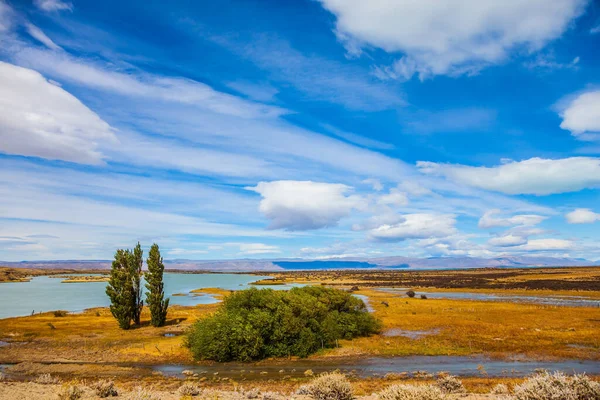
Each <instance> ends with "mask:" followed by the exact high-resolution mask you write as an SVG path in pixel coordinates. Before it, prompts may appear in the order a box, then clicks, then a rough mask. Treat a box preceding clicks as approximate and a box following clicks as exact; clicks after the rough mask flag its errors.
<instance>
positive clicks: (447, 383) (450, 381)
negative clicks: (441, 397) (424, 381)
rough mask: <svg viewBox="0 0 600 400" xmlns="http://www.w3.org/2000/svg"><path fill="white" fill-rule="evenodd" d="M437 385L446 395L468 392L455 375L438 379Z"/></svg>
mask: <svg viewBox="0 0 600 400" xmlns="http://www.w3.org/2000/svg"><path fill="white" fill-rule="evenodd" d="M436 384H437V387H438V388H440V390H441V391H442V392H443V393H446V394H460V393H465V392H466V390H465V387H464V386H463V383H462V382H461V381H460V380H459V379H458V378H457V377H455V376H453V375H445V376H442V377H440V378H438V380H437V381H436Z"/></svg>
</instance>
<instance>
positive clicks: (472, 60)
mask: <svg viewBox="0 0 600 400" xmlns="http://www.w3.org/2000/svg"><path fill="white" fill-rule="evenodd" d="M320 1H321V3H322V4H323V6H324V7H325V8H326V9H327V10H329V11H330V12H332V13H333V14H334V15H335V16H336V17H337V20H336V28H335V32H336V34H337V35H338V38H340V40H341V41H342V42H343V43H351V44H352V46H353V47H352V48H353V53H354V54H358V51H357V50H356V49H357V47H358V44H362V47H366V46H373V47H377V48H381V49H383V50H385V51H387V52H389V53H395V52H401V53H403V54H404V56H403V57H402V58H400V59H399V60H398V61H397V62H396V64H395V65H394V67H393V68H392V71H391V72H392V73H393V74H394V75H395V76H398V77H402V78H405V79H408V78H410V77H411V76H412V75H413V74H415V73H417V74H419V76H420V77H421V78H425V77H427V76H431V75H442V74H461V73H468V72H473V71H477V70H478V69H480V68H482V67H484V66H486V65H489V64H496V63H500V62H502V61H504V60H506V59H507V58H508V57H509V56H510V54H511V53H512V52H513V51H515V50H518V49H520V48H525V49H528V50H537V49H540V48H542V47H543V46H544V45H546V44H547V43H548V42H550V41H551V40H553V39H556V38H558V37H560V36H561V35H562V33H563V32H564V31H565V30H566V29H567V28H568V26H569V24H570V22H571V21H573V20H574V19H575V18H576V17H578V16H579V15H580V14H581V13H582V12H583V10H584V6H585V5H586V3H587V1H586V0H555V1H552V2H548V1H546V0H513V1H508V2H506V1H505V2H499V1H494V0H484V1H482V0H461V1H453V2H439V1H436V0H422V1H412V0H397V1H388V0H370V1H362V0H320Z"/></svg>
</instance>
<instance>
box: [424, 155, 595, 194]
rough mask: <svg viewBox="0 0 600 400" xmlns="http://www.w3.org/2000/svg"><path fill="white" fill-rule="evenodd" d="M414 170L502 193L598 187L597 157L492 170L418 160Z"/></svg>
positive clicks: (508, 165)
mask: <svg viewBox="0 0 600 400" xmlns="http://www.w3.org/2000/svg"><path fill="white" fill-rule="evenodd" d="M417 167H418V168H419V169H420V170H421V172H423V173H426V174H431V175H438V176H444V177H446V178H449V179H451V180H454V181H457V182H460V183H463V184H466V185H470V186H474V187H477V188H481V189H486V190H493V191H498V192H502V193H506V194H533V195H538V196H542V195H548V194H554V193H565V192H576V191H579V190H582V189H586V188H596V187H598V186H600V158H592V157H570V158H562V159H557V160H552V159H543V158H530V159H528V160H524V161H507V162H505V163H504V164H502V165H498V166H495V167H472V166H467V165H455V164H438V163H432V162H425V161H419V162H418V163H417Z"/></svg>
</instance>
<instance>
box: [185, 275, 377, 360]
mask: <svg viewBox="0 0 600 400" xmlns="http://www.w3.org/2000/svg"><path fill="white" fill-rule="evenodd" d="M379 329H380V324H379V321H377V320H376V319H375V318H374V317H373V316H372V315H371V314H369V313H368V312H367V309H366V306H365V304H364V303H363V302H362V300H360V299H357V298H356V297H353V296H352V295H351V294H350V293H347V292H344V291H341V290H337V289H328V288H323V287H302V288H293V289H291V290H290V291H275V290H272V289H261V290H259V289H256V288H251V289H248V290H243V291H240V292H236V293H233V294H231V295H230V296H228V297H227V298H225V301H224V302H223V304H222V305H221V307H220V309H219V310H218V311H217V312H216V313H215V314H214V315H212V316H210V317H208V318H205V319H201V320H199V321H198V322H196V323H195V324H194V325H193V326H192V328H191V329H190V331H189V332H188V335H187V339H186V344H187V346H188V347H189V348H190V350H191V351H192V354H193V356H194V358H195V359H197V360H215V361H233V360H236V361H251V360H259V359H263V358H267V357H287V356H299V357H306V356H308V355H309V354H311V353H314V352H315V351H317V350H319V349H321V348H325V347H333V346H334V345H335V344H336V341H337V340H338V339H352V338H354V337H358V336H367V335H369V334H371V333H375V332H377V331H378V330H379Z"/></svg>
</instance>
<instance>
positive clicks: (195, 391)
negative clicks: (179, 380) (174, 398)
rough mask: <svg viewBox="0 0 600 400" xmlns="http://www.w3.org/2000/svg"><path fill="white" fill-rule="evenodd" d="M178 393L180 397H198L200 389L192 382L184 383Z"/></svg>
mask: <svg viewBox="0 0 600 400" xmlns="http://www.w3.org/2000/svg"><path fill="white" fill-rule="evenodd" d="M178 391H179V394H180V395H182V396H198V395H199V394H200V388H199V387H198V386H197V385H196V384H194V383H192V382H186V383H184V384H183V385H181V386H180V387H179V390H178Z"/></svg>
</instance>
